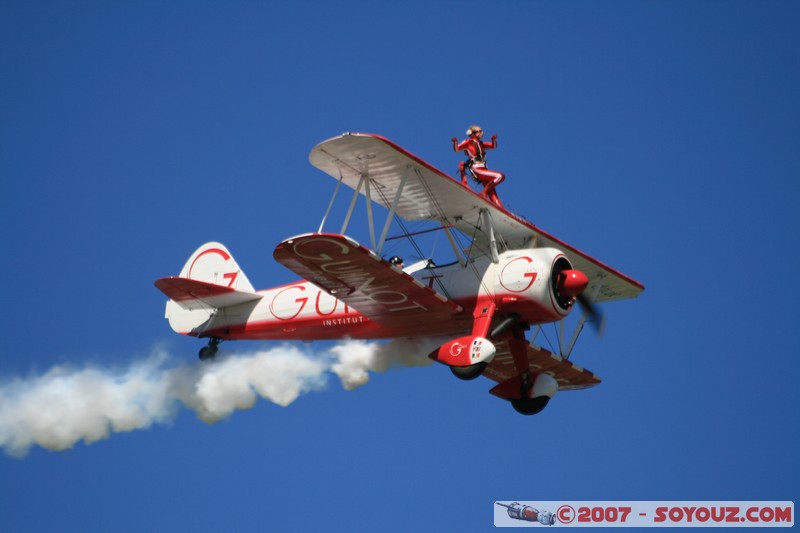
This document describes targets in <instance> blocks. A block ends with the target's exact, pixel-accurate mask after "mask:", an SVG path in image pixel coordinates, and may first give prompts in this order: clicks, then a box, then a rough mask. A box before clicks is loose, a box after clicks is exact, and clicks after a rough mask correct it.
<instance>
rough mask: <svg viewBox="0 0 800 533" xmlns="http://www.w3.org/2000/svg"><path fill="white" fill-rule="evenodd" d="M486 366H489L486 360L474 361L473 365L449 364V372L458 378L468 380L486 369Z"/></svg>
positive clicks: (478, 375)
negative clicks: (481, 361)
mask: <svg viewBox="0 0 800 533" xmlns="http://www.w3.org/2000/svg"><path fill="white" fill-rule="evenodd" d="M487 366H489V363H486V362H483V363H475V364H474V365H469V366H451V367H450V372H452V373H453V375H454V376H455V377H457V378H458V379H463V380H464V381H470V380H472V379H475V378H477V377H480V375H481V374H483V371H484V370H486V367H487Z"/></svg>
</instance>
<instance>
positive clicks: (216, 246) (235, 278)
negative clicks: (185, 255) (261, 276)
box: [180, 242, 255, 292]
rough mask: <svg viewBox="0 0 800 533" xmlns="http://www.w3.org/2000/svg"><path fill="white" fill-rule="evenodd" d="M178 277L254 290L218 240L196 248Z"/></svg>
mask: <svg viewBox="0 0 800 533" xmlns="http://www.w3.org/2000/svg"><path fill="white" fill-rule="evenodd" d="M180 277H181V278H184V279H193V280H195V281H203V282H205V283H211V284H213V285H220V286H222V287H227V288H229V289H233V290H237V291H244V292H255V289H254V288H253V285H252V284H251V283H250V280H248V279H247V276H245V275H244V272H242V269H241V268H239V264H238V263H237V262H236V260H235V259H234V258H233V256H232V255H231V253H230V252H229V251H228V249H227V248H225V246H224V245H222V244H220V243H218V242H207V243H206V244H204V245H203V246H201V247H200V248H198V249H197V250H196V251H195V252H194V253H193V254H192V256H191V257H190V258H189V260H188V261H186V264H185V265H184V266H183V270H181V273H180Z"/></svg>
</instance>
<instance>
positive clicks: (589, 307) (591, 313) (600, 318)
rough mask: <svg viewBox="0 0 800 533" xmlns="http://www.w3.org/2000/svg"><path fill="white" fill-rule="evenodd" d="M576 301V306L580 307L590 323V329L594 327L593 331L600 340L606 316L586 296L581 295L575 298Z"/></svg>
mask: <svg viewBox="0 0 800 533" xmlns="http://www.w3.org/2000/svg"><path fill="white" fill-rule="evenodd" d="M576 300H577V301H578V305H580V306H581V308H582V309H583V312H584V314H585V315H586V317H587V318H588V319H589V322H591V324H592V327H594V329H595V331H596V332H597V336H598V337H600V338H602V337H603V333H604V332H605V329H606V316H605V314H604V313H603V311H601V310H600V308H599V307H598V306H597V304H596V303H594V302H593V301H591V300H590V299H589V297H588V296H586V295H585V294H583V293H581V294H579V295H578V296H577V297H576Z"/></svg>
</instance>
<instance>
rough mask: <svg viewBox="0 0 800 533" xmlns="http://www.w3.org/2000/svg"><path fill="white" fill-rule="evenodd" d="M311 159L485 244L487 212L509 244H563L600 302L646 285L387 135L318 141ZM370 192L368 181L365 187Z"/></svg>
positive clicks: (399, 210)
mask: <svg viewBox="0 0 800 533" xmlns="http://www.w3.org/2000/svg"><path fill="white" fill-rule="evenodd" d="M309 160H310V161H311V163H312V164H313V165H314V166H315V167H317V168H319V169H320V170H322V171H324V172H326V173H328V174H329V175H331V176H333V177H334V178H336V179H341V180H342V182H343V183H344V184H346V185H348V186H349V187H352V188H353V189H358V188H359V187H360V186H361V180H362V177H368V178H369V184H370V188H371V189H370V193H369V195H370V197H371V198H372V200H373V201H375V202H377V203H379V204H381V205H383V206H384V207H386V208H387V209H391V208H392V206H393V205H395V201H397V203H396V206H395V212H396V214H397V215H399V216H400V217H402V218H404V219H406V220H437V221H440V222H442V223H443V224H447V225H452V226H455V227H456V228H457V229H458V230H459V231H461V232H462V233H464V234H466V235H469V236H474V244H475V245H476V246H478V247H480V248H482V249H487V246H488V242H489V238H490V237H489V232H488V231H487V228H486V224H485V222H484V220H485V218H484V216H483V213H484V212H486V213H488V215H489V217H490V219H491V222H492V226H493V230H494V236H495V238H496V239H497V241H498V242H499V243H500V245H501V246H505V247H506V248H509V249H517V248H523V247H544V246H553V247H556V248H558V249H560V250H562V251H563V252H564V253H565V254H566V255H567V257H568V258H569V259H570V261H571V262H572V264H573V266H574V267H575V268H577V269H579V270H581V271H582V272H584V273H585V274H586V275H587V276H588V277H589V287H588V289H587V290H586V294H587V295H593V294H594V296H593V299H594V301H596V302H605V301H610V300H618V299H623V298H634V297H636V296H638V295H639V294H640V293H641V292H642V291H643V290H644V286H643V285H642V284H641V283H639V282H638V281H636V280H634V279H632V278H630V277H628V276H626V275H625V274H622V273H621V272H619V271H617V270H615V269H613V268H611V267H609V266H608V265H606V264H604V263H602V262H600V261H598V260H597V259H594V258H593V257H591V256H589V255H587V254H585V253H583V252H581V251H580V250H578V249H577V248H574V247H573V246H570V245H569V244H567V243H565V242H563V241H561V240H560V239H557V238H556V237H554V236H552V235H550V234H549V233H547V232H545V231H542V230H541V229H539V228H538V227H536V226H534V225H533V224H532V223H530V222H528V221H526V220H524V219H522V218H520V217H518V216H516V215H514V214H512V213H509V212H508V211H506V210H505V209H502V208H500V207H498V206H497V205H495V204H494V203H492V202H489V201H487V200H486V199H484V198H481V197H480V196H478V195H477V194H476V193H475V192H473V191H472V189H470V188H469V187H464V186H463V185H461V183H459V182H457V181H455V180H454V179H452V178H450V177H449V176H448V175H447V174H445V173H444V172H442V171H440V170H438V169H436V168H434V167H433V166H431V165H430V164H428V163H426V162H425V161H423V160H422V159H419V158H418V157H416V156H415V155H413V154H411V153H409V152H407V151H406V150H404V149H403V148H400V147H399V146H397V145H395V144H394V143H392V142H391V141H389V140H388V139H385V138H383V137H380V136H377V135H371V134H365V133H347V134H344V135H342V136H340V137H335V138H333V139H330V140H327V141H325V142H322V143H320V144H318V145H317V146H316V147H314V149H313V150H312V151H311V154H310V155H309ZM361 191H362V194H367V192H366V187H362V188H361Z"/></svg>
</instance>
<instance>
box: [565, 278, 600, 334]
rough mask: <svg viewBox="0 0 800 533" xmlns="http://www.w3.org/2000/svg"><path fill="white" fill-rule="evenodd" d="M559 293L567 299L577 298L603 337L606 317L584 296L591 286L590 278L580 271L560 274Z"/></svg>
mask: <svg viewBox="0 0 800 533" xmlns="http://www.w3.org/2000/svg"><path fill="white" fill-rule="evenodd" d="M557 285H558V293H559V294H560V295H562V296H563V297H565V298H575V299H576V300H577V302H578V305H580V306H581V308H582V309H583V312H584V314H585V315H586V317H587V318H588V319H589V321H590V322H591V323H592V324H593V327H594V328H595V330H596V331H597V334H598V335H599V336H600V337H602V336H603V330H604V329H605V316H604V315H603V312H602V311H601V310H600V308H598V307H597V304H595V303H594V302H592V301H591V300H590V299H589V297H588V296H586V295H585V294H584V291H585V290H586V287H588V286H589V277H588V276H587V275H586V274H584V273H583V272H581V271H580V270H574V269H568V270H562V271H561V272H559V273H558V281H557Z"/></svg>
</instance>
